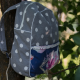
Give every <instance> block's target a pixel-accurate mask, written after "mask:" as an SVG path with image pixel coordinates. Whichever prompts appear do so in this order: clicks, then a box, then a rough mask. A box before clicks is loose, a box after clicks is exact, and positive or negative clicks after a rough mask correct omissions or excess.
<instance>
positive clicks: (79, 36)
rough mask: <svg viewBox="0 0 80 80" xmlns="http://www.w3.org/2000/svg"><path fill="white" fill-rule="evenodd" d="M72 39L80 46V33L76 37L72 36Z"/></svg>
mask: <svg viewBox="0 0 80 80" xmlns="http://www.w3.org/2000/svg"><path fill="white" fill-rule="evenodd" d="M70 38H72V39H73V40H74V43H75V44H77V45H78V46H80V33H79V32H78V33H76V34H74V35H71V36H70Z"/></svg>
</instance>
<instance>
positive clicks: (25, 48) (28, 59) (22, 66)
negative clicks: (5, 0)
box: [0, 1, 59, 77]
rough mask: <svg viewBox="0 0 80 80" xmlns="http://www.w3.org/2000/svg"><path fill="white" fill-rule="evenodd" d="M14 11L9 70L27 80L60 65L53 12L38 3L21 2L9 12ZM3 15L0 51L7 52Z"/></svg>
mask: <svg viewBox="0 0 80 80" xmlns="http://www.w3.org/2000/svg"><path fill="white" fill-rule="evenodd" d="M13 9H16V15H15V23H14V42H13V45H12V49H11V58H10V62H11V66H12V68H13V69H14V70H15V71H16V72H17V73H19V74H20V75H24V76H27V77H34V76H36V75H38V74H42V73H46V71H47V70H49V69H51V68H53V67H54V66H55V65H56V64H57V63H58V61H59V34H58V22H57V20H56V18H55V16H54V14H53V12H52V11H51V10H50V9H48V8H46V7H45V6H43V5H41V4H40V3H38V2H31V1H22V2H20V3H18V4H16V5H14V6H11V7H10V8H8V9H7V10H6V11H5V12H4V14H5V13H6V12H8V11H10V10H13ZM4 14H3V16H2V19H1V22H0V42H1V43H0V49H1V51H7V48H6V39H5V29H4Z"/></svg>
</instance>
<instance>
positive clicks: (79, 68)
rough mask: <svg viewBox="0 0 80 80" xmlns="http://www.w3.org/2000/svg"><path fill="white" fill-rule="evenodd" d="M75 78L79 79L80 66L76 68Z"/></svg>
mask: <svg viewBox="0 0 80 80" xmlns="http://www.w3.org/2000/svg"><path fill="white" fill-rule="evenodd" d="M75 80H80V66H79V67H78V68H77V70H76V74H75Z"/></svg>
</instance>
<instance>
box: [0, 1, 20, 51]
mask: <svg viewBox="0 0 80 80" xmlns="http://www.w3.org/2000/svg"><path fill="white" fill-rule="evenodd" d="M20 3H21V2H20ZM20 3H18V4H16V5H13V6H11V7H9V8H8V9H7V10H6V11H5V12H4V13H3V16H2V18H1V21H0V49H1V51H3V52H5V51H7V47H6V39H5V28H4V15H5V13H7V12H9V11H10V10H13V9H17V8H18V7H19V6H20Z"/></svg>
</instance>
